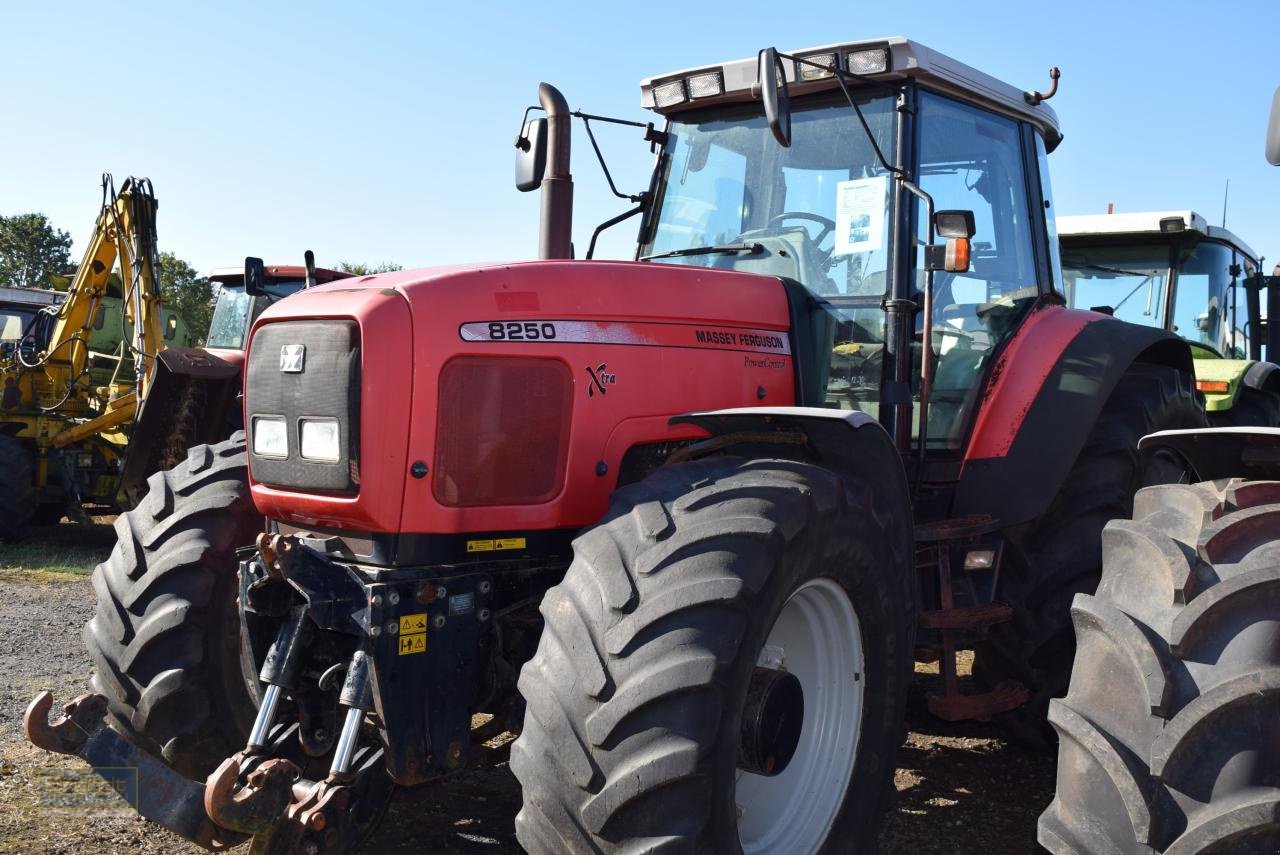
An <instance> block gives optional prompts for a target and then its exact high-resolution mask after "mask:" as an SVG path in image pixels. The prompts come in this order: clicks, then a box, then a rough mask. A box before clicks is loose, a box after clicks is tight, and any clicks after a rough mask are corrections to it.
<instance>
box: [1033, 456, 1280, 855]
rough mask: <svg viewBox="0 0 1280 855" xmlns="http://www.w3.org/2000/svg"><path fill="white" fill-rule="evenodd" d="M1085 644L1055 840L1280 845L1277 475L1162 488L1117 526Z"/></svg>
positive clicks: (1057, 713) (1082, 606) (1217, 848)
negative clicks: (1274, 478) (1265, 479)
mask: <svg viewBox="0 0 1280 855" xmlns="http://www.w3.org/2000/svg"><path fill="white" fill-rule="evenodd" d="M1103 550H1104V556H1105V565H1104V570H1103V577H1102V583H1101V584H1100V585H1099V586H1098V591H1097V593H1096V594H1095V595H1093V596H1089V595H1085V594H1081V595H1080V596H1078V597H1076V600H1075V603H1074V604H1073V606H1072V617H1073V618H1074V621H1075V628H1076V636H1077V640H1078V644H1079V647H1078V649H1077V653H1076V659H1075V668H1074V670H1073V672H1072V674H1071V686H1070V689H1069V691H1068V692H1067V696H1066V697H1065V698H1064V699H1062V700H1055V701H1053V704H1052V706H1050V708H1049V720H1050V721H1051V722H1052V723H1053V725H1054V727H1055V728H1057V730H1058V732H1059V734H1060V735H1061V740H1060V741H1059V751H1058V782H1057V793H1056V795H1055V797H1054V800H1053V802H1052V803H1051V804H1050V805H1049V808H1048V809H1047V810H1046V811H1045V812H1044V814H1043V815H1042V816H1041V817H1040V822H1039V840H1040V843H1041V845H1043V846H1044V847H1045V848H1047V849H1048V850H1049V851H1050V852H1053V853H1055V855H1067V853H1093V852H1119V853H1138V852H1141V853H1147V855H1151V853H1166V855H1175V853H1176V855H1191V853H1206V855H1210V853H1211V855H1250V853H1262V852H1277V851H1280V754H1278V753H1277V751H1276V746H1277V745H1280V482H1274V481H1273V482H1247V481H1235V482H1230V483H1227V484H1226V485H1225V486H1224V485H1222V484H1213V483H1205V484H1196V485H1190V486H1186V485H1176V486H1166V487H1153V488H1151V489H1149V490H1144V491H1143V492H1142V493H1140V494H1139V496H1138V499H1137V500H1136V501H1135V503H1134V516H1133V521H1128V520H1123V521H1117V522H1114V523H1112V524H1111V525H1109V526H1108V527H1107V530H1106V532H1105V534H1104V539H1103Z"/></svg>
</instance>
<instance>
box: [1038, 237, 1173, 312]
mask: <svg viewBox="0 0 1280 855" xmlns="http://www.w3.org/2000/svg"><path fill="white" fill-rule="evenodd" d="M1064 244H1065V245H1064V247H1063V252H1062V278H1063V279H1064V280H1065V283H1066V288H1065V291H1066V298H1067V305H1069V306H1071V307H1072V308H1074V309H1104V308H1105V309H1108V310H1110V311H1111V313H1112V314H1114V315H1115V316H1116V317H1117V318H1119V319H1120V320H1122V321H1128V322H1129V323H1131V324H1141V325H1142V326H1145V327H1159V328H1163V327H1164V326H1165V295H1166V294H1167V293H1168V287H1169V247H1168V246H1166V245H1164V244H1153V245H1148V246H1083V247H1082V246H1075V245H1073V242H1072V241H1070V240H1069V239H1068V240H1067V241H1064Z"/></svg>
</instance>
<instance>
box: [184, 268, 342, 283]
mask: <svg viewBox="0 0 1280 855" xmlns="http://www.w3.org/2000/svg"><path fill="white" fill-rule="evenodd" d="M265 270H266V274H267V279H268V280H279V279H305V278H307V268H305V267H303V266H302V265H301V264H272V265H270V266H268V267H266V268H265ZM353 275H354V274H351V273H346V272H344V271H342V270H330V269H328V268H327V267H317V268H316V282H317V283H320V282H332V281H333V280H335V279H346V278H348V277H350V276H353ZM205 278H207V279H210V280H212V281H214V282H224V283H225V282H241V281H243V280H244V268H243V267H215V268H214V269H213V270H210V271H209V273H208V275H207V276H206V277H205Z"/></svg>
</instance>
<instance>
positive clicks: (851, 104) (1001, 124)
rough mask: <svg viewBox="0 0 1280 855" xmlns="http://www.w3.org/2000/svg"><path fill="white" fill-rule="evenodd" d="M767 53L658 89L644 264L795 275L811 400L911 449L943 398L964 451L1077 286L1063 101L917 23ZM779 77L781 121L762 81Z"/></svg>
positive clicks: (941, 426)
mask: <svg viewBox="0 0 1280 855" xmlns="http://www.w3.org/2000/svg"><path fill="white" fill-rule="evenodd" d="M765 53H770V54H772V52H762V55H761V58H760V60H758V61H757V62H752V61H750V60H745V61H740V62H736V63H725V64H722V65H716V66H708V67H704V68H697V69H692V70H687V71H682V72H677V73H675V74H667V75H661V76H658V77H653V78H650V79H648V80H645V81H644V82H643V83H642V84H641V86H642V92H643V95H642V99H643V103H644V106H646V107H648V108H650V109H653V110H655V111H656V112H658V113H660V114H662V115H663V116H665V117H666V118H667V125H666V129H665V130H666V135H667V137H666V145H665V147H664V148H663V149H662V152H661V154H660V158H659V164H658V168H657V170H656V172H655V178H654V183H653V187H652V191H651V192H652V207H651V208H650V209H649V211H648V212H647V214H646V216H645V218H644V222H643V225H642V227H641V230H640V238H639V247H638V251H637V254H636V257H637V260H640V261H648V262H653V263H661V264H683V265H696V266H702V267H709V268H718V269H729V270H738V271H745V272H751V273H758V274H763V275H767V276H773V277H779V278H781V279H782V280H783V282H784V283H786V284H787V286H788V289H789V292H790V298H791V302H792V311H793V313H794V314H795V315H796V318H795V320H796V330H797V336H798V338H799V339H800V341H799V342H798V344H799V351H800V352H799V354H798V358H799V359H800V360H801V361H802V363H803V364H802V378H803V384H802V385H803V388H802V389H801V390H799V393H798V396H797V397H798V398H800V403H802V404H804V405H808V406H820V407H831V408H840V409H845V410H861V411H863V412H866V413H868V414H870V415H872V416H874V417H878V418H880V419H881V421H882V422H884V423H885V424H886V426H893V427H894V431H895V435H896V439H897V440H898V443H899V445H900V447H902V448H904V449H905V447H906V445H907V443H908V441H909V440H910V439H911V438H914V441H916V442H918V441H919V423H920V419H921V410H922V409H927V413H928V415H927V423H928V430H927V446H928V448H929V449H931V450H938V451H941V452H959V451H961V450H962V449H963V446H964V444H965V441H966V439H967V437H968V435H969V432H970V426H971V424H972V416H973V415H974V412H975V407H976V404H977V397H978V391H979V389H980V387H981V386H982V380H983V378H984V376H985V375H986V373H987V371H988V370H989V368H990V366H991V363H992V355H993V353H994V352H995V351H996V349H997V348H998V347H999V346H1000V345H1001V344H1002V343H1003V342H1005V341H1006V340H1007V339H1008V338H1009V337H1010V336H1011V335H1012V333H1013V332H1014V330H1016V329H1017V328H1018V325H1019V322H1020V320H1021V319H1022V318H1023V317H1025V316H1026V315H1027V313H1028V312H1029V311H1030V310H1031V308H1032V307H1033V306H1034V305H1035V304H1036V303H1037V301H1039V300H1042V299H1048V300H1055V301H1056V300H1059V299H1060V298H1059V297H1058V296H1057V294H1056V292H1055V282H1056V281H1057V278H1058V273H1057V255H1056V252H1057V248H1056V240H1055V239H1054V238H1053V235H1052V234H1051V231H1050V230H1051V228H1052V225H1051V223H1052V220H1050V221H1049V222H1048V223H1046V219H1045V211H1046V209H1048V208H1049V207H1050V204H1051V194H1050V190H1049V181H1048V171H1047V169H1046V168H1045V154H1046V152H1047V151H1049V150H1051V149H1052V148H1053V147H1054V146H1056V145H1057V143H1058V141H1059V140H1060V138H1061V136H1060V133H1059V131H1058V125H1057V119H1056V116H1055V115H1054V113H1053V111H1052V110H1051V109H1050V108H1049V107H1047V106H1045V105H1043V104H1042V103H1040V102H1039V100H1038V98H1039V96H1036V95H1034V93H1024V92H1022V91H1020V90H1018V89H1015V88H1014V87H1012V86H1008V85H1006V84H1003V83H1000V82H998V81H996V80H993V79H991V78H988V77H986V76H985V75H983V74H981V73H980V72H977V71H975V70H974V69H971V68H968V67H967V66H964V65H962V64H961V63H958V62H956V61H955V60H952V59H949V58H947V57H944V56H942V55H940V54H937V53H935V52H933V51H930V50H928V49H926V48H924V47H922V46H920V45H918V44H916V43H914V42H911V41H908V40H905V39H901V38H891V39H888V40H886V41H877V42H854V43H849V44H841V45H834V46H829V47H824V48H818V49H814V50H812V51H808V52H805V53H800V54H796V55H795V56H787V55H776V57H774V58H773V59H772V60H771V61H772V62H773V63H774V65H773V67H772V68H771V69H769V68H765V63H764V62H763V57H764V54H765ZM833 68H839V69H841V70H842V71H845V72H848V73H849V74H850V75H856V77H853V78H850V77H849V76H847V75H846V76H844V77H843V78H841V77H837V75H836V74H835V73H834V72H833ZM764 75H769V77H765V76H764ZM770 78H771V79H772V80H773V82H774V85H775V86H776V88H777V91H778V92H779V94H780V95H781V101H780V102H779V103H780V104H781V106H780V107H779V108H778V109H777V110H776V112H779V113H781V115H775V116H772V117H771V116H769V115H767V113H768V112H769V111H768V109H767V106H768V100H767V99H762V98H760V97H759V95H758V94H756V89H755V88H754V87H756V86H757V79H760V80H766V79H770ZM957 82H962V84H963V85H957ZM761 85H765V84H761ZM782 125H786V134H785V138H783V136H781V135H780V134H779V133H777V131H778V130H779V129H780V128H781V126H782ZM948 215H950V216H949V221H950V222H953V223H959V224H960V228H959V229H957V230H953V231H952V232H950V233H949V237H950V238H951V240H950V241H949V244H950V245H948V243H940V244H938V246H936V247H934V248H933V251H934V253H935V254H936V255H937V256H938V260H937V263H932V260H931V255H930V248H931V246H932V245H934V244H935V243H937V239H938V238H939V237H940V235H939V234H938V230H937V228H936V225H937V223H935V222H933V221H932V220H934V219H935V218H938V217H941V218H943V219H947V218H948ZM957 248H959V250H960V254H961V255H962V257H961V258H954V257H952V258H947V257H946V255H947V250H949V249H950V250H951V251H952V255H953V256H954V255H955V254H956V249H957ZM931 268H932V269H931ZM930 279H932V282H931V283H930ZM930 285H931V288H930ZM930 291H931V293H930ZM926 310H927V313H928V316H927V317H926ZM926 329H927V330H929V339H930V341H931V345H932V348H931V353H930V354H928V355H929V357H930V359H929V360H928V367H926V368H925V369H924V370H929V368H931V369H932V374H931V379H932V384H931V386H932V389H931V398H932V406H931V407H930V406H929V403H928V401H927V400H926V401H925V402H924V407H922V406H921V405H922V400H921V398H922V384H921V383H920V374H921V370H922V359H921V353H920V348H921V342H922V340H923V337H924V335H925V330H926ZM908 390H911V391H908ZM924 394H925V396H926V398H927V397H928V396H929V393H928V392H926V393H924Z"/></svg>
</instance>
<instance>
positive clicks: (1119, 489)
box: [973, 363, 1205, 749]
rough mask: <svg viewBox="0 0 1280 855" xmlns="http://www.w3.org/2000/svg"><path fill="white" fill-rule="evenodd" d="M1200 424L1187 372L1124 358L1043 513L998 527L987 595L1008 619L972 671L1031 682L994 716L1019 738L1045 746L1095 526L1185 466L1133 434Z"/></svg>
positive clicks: (1092, 578) (1092, 555) (1094, 554)
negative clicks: (1001, 530) (999, 560)
mask: <svg viewBox="0 0 1280 855" xmlns="http://www.w3.org/2000/svg"><path fill="white" fill-rule="evenodd" d="M1204 426H1205V418H1204V411H1203V409H1202V408H1201V407H1200V404H1199V403H1198V401H1197V400H1196V396H1195V389H1194V386H1193V381H1192V378H1191V376H1190V375H1189V374H1187V373H1186V372H1183V371H1178V370H1177V369H1174V368H1170V367H1168V366H1163V365H1147V364H1143V363H1137V364H1134V365H1133V366H1131V367H1130V369H1129V371H1128V372H1127V373H1126V374H1125V376H1124V377H1122V378H1121V379H1120V382H1119V383H1118V384H1117V386H1116V388H1115V391H1114V392H1112V394H1111V397H1110V398H1109V399H1108V401H1107V403H1106V405H1105V406H1104V407H1103V410H1102V413H1101V414H1100V415H1099V417H1098V421H1097V422H1096V423H1095V424H1094V428H1093V432H1092V433H1091V434H1090V437H1089V440H1088V442H1087V443H1086V444H1085V447H1084V449H1083V450H1081V452H1080V455H1079V457H1078V458H1077V459H1076V463H1075V465H1074V466H1073V467H1072V469H1071V472H1070V473H1069V474H1068V475H1067V480H1066V482H1065V483H1064V484H1063V486H1062V489H1061V490H1060V491H1059V493H1058V496H1057V498H1056V499H1054V502H1053V504H1052V505H1050V507H1049V509H1048V511H1046V512H1045V514H1044V515H1043V516H1042V517H1040V519H1039V520H1037V521H1035V522H1033V523H1031V524H1029V525H1028V526H1025V527H1023V528H1022V529H1021V530H1018V531H1013V532H1008V533H1007V536H1008V547H1009V548H1008V549H1006V551H1005V559H1004V566H1003V568H1002V570H1001V576H1000V587H999V590H998V591H997V592H996V599H997V600H999V601H1000V602H1003V603H1006V604H1008V605H1010V606H1012V607H1013V610H1014V617H1013V620H1011V621H1009V622H1007V623H1003V624H998V625H996V626H995V627H992V629H991V630H990V632H989V634H988V636H987V638H986V639H985V640H984V641H983V642H982V643H980V644H979V645H977V647H976V648H975V650H974V664H973V676H974V679H975V680H977V681H978V683H979V684H981V685H983V686H985V687H987V688H994V687H996V686H998V685H999V684H1000V683H1002V682H1004V681H1006V680H1014V681H1017V682H1021V683H1022V684H1023V685H1025V686H1026V687H1027V688H1028V689H1030V690H1031V700H1029V701H1028V702H1027V703H1025V704H1023V705H1022V706H1020V707H1018V708H1017V709H1015V710H1012V711H1011V712H1008V713H1004V714H1002V715H999V716H996V717H995V720H996V721H997V722H998V723H999V724H1000V725H1001V726H1002V727H1003V728H1004V729H1005V730H1006V732H1007V733H1008V734H1009V735H1010V736H1011V737H1013V738H1014V739H1016V740H1018V741H1019V742H1021V743H1023V744H1024V745H1028V746H1031V747H1038V748H1042V749H1049V748H1051V747H1052V746H1053V744H1054V741H1055V738H1056V737H1055V735H1054V732H1053V729H1052V728H1051V727H1050V726H1049V723H1048V719H1047V715H1048V707H1049V699H1050V698H1053V697H1061V696H1062V694H1063V693H1064V692H1065V691H1066V688H1067V680H1068V678H1069V677H1070V674H1071V660H1072V657H1073V656H1074V655H1075V634H1074V633H1073V631H1072V627H1071V600H1072V597H1074V596H1075V595H1076V594H1078V593H1093V590H1094V589H1095V588H1096V587H1097V585H1098V579H1099V577H1100V575H1101V572H1102V546H1101V535H1102V529H1103V527H1104V526H1105V525H1106V524H1107V523H1108V522H1109V521H1110V520H1113V519H1118V518H1125V517H1128V516H1129V515H1130V513H1131V512H1132V510H1133V496H1134V494H1135V493H1136V492H1137V491H1138V490H1139V489H1140V488H1142V487H1144V486H1149V485H1152V484H1163V483H1170V482H1176V481H1179V480H1182V479H1183V478H1184V476H1185V474H1186V469H1185V466H1184V464H1183V462H1182V461H1181V460H1178V459H1174V458H1172V457H1170V456H1167V455H1168V454H1169V453H1168V452H1164V453H1163V454H1162V455H1160V456H1155V457H1152V456H1150V455H1145V454H1140V453H1139V452H1138V440H1139V439H1141V438H1142V437H1143V436H1146V435H1147V434H1149V433H1153V432H1154V431H1158V430H1170V429H1174V428H1195V427H1204Z"/></svg>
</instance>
